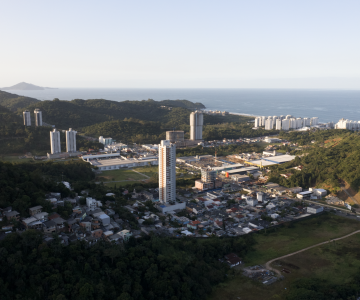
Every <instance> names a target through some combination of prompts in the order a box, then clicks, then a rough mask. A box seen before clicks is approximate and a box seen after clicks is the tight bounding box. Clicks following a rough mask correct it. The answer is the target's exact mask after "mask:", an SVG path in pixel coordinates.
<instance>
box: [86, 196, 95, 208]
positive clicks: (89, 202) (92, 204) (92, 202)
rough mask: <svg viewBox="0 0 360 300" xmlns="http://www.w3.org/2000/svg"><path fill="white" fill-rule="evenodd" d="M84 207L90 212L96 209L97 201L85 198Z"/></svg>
mask: <svg viewBox="0 0 360 300" xmlns="http://www.w3.org/2000/svg"><path fill="white" fill-rule="evenodd" d="M86 206H87V207H88V208H90V209H91V210H93V209H96V208H97V201H96V200H95V199H93V198H91V197H86Z"/></svg>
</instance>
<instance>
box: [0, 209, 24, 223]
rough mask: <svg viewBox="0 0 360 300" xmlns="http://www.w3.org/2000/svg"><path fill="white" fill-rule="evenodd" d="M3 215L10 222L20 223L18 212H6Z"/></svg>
mask: <svg viewBox="0 0 360 300" xmlns="http://www.w3.org/2000/svg"><path fill="white" fill-rule="evenodd" d="M3 214H4V216H5V217H6V218H7V219H8V221H10V220H16V221H19V220H20V213H19V212H17V211H16V210H13V211H6V212H4V213H3Z"/></svg>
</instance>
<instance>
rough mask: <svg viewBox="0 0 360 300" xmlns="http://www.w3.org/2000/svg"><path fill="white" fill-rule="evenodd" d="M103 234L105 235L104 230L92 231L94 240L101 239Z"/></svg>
mask: <svg viewBox="0 0 360 300" xmlns="http://www.w3.org/2000/svg"><path fill="white" fill-rule="evenodd" d="M102 233H103V231H102V229H95V230H93V231H91V236H92V237H94V238H101V236H102Z"/></svg>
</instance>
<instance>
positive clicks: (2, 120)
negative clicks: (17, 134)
mask: <svg viewBox="0 0 360 300" xmlns="http://www.w3.org/2000/svg"><path fill="white" fill-rule="evenodd" d="M12 123H15V124H21V123H22V118H21V117H20V116H17V115H16V114H15V113H13V112H12V111H10V110H9V109H7V108H6V107H4V106H1V105H0V126H8V125H10V124H12Z"/></svg>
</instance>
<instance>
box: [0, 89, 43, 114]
mask: <svg viewBox="0 0 360 300" xmlns="http://www.w3.org/2000/svg"><path fill="white" fill-rule="evenodd" d="M39 102H41V101H40V100H37V99H35V98H30V97H25V96H19V95H16V94H11V93H8V92H4V91H0V105H1V106H4V107H6V108H8V109H10V110H11V111H13V112H15V111H17V110H19V109H25V108H26V107H27V106H29V105H31V104H36V103H39Z"/></svg>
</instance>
